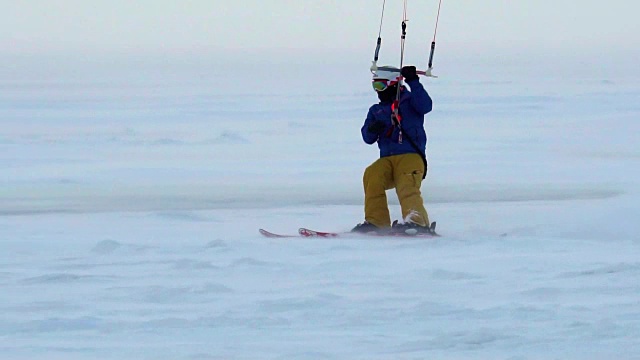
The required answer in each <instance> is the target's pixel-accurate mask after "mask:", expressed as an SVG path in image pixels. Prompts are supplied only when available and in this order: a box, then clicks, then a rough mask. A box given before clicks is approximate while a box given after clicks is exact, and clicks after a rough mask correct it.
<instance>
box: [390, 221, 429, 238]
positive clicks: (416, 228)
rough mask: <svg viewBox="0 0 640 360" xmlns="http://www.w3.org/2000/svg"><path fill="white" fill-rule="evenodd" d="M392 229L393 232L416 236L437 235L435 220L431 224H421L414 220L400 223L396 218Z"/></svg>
mask: <svg viewBox="0 0 640 360" xmlns="http://www.w3.org/2000/svg"><path fill="white" fill-rule="evenodd" d="M391 231H392V232H393V233H402V234H406V235H409V236H416V235H422V234H425V235H432V236H437V234H436V223H435V221H434V222H432V223H431V226H420V225H418V224H415V223H412V222H405V223H402V224H400V223H398V220H395V221H394V222H393V224H392V225H391Z"/></svg>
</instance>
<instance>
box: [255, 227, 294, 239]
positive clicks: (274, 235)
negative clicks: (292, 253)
mask: <svg viewBox="0 0 640 360" xmlns="http://www.w3.org/2000/svg"><path fill="white" fill-rule="evenodd" d="M258 231H260V234H262V236H264V237H268V238H292V237H299V236H300V235H283V234H276V233H272V232H271V231H267V230H265V229H259V230H258Z"/></svg>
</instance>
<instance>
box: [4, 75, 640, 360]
mask: <svg viewBox="0 0 640 360" xmlns="http://www.w3.org/2000/svg"><path fill="white" fill-rule="evenodd" d="M161 75H162V74H160V76H158V77H155V78H145V79H134V80H126V81H125V80H121V79H120V81H119V80H118V79H116V80H113V81H107V80H102V79H98V78H95V79H94V78H91V77H89V78H88V79H85V80H83V81H67V80H64V79H57V80H52V81H41V82H38V81H27V80H16V81H13V82H11V81H7V82H5V83H4V84H2V85H1V87H0V94H1V96H0V118H1V119H2V130H1V131H0V149H1V150H0V165H1V166H2V169H4V171H3V172H2V177H0V246H1V250H2V251H0V354H1V355H2V358H3V359H616V358H617V359H640V341H638V339H639V338H640V260H639V259H640V237H639V236H638V234H639V233H640V225H639V224H638V221H637V219H638V217H639V215H640V206H639V205H638V202H639V200H640V192H639V191H638V184H639V181H638V178H639V177H638V175H639V169H640V167H639V166H638V165H639V164H638V163H639V162H640V148H639V147H638V143H639V142H640V135H639V134H640V125H639V123H638V122H637V119H638V116H639V115H640V105H639V104H640V102H638V100H639V99H640V97H639V96H640V90H639V89H640V87H638V85H639V83H640V80H638V79H635V78H627V79H624V78H608V77H604V78H593V77H576V76H572V77H569V78H554V77H544V78H538V77H536V78H533V77H529V78H526V79H520V78H517V79H510V78H507V79H505V80H500V79H498V80H495V79H473V80H469V79H467V78H464V77H462V76H459V77H456V76H455V73H453V74H443V73H440V75H441V78H440V79H437V80H431V79H430V80H424V82H425V83H426V84H427V85H426V86H427V89H428V90H429V91H430V93H431V94H432V96H433V98H434V101H435V110H434V112H433V113H432V114H430V115H429V116H428V118H427V127H426V128H427V131H428V134H429V153H428V156H429V165H430V166H429V175H428V178H427V181H426V183H425V184H424V185H423V192H424V195H425V199H426V207H427V209H428V210H429V213H430V216H431V218H432V220H435V221H437V222H438V230H439V232H440V233H441V234H442V235H443V236H442V237H441V238H436V239H427V240H425V239H413V238H408V239H398V238H392V239H391V238H366V237H357V236H356V237H349V238H342V239H341V238H337V239H302V238H295V239H267V238H263V237H261V236H260V235H259V234H258V231H257V230H258V228H260V227H264V228H266V229H268V230H270V231H274V232H279V233H296V231H297V228H298V227H300V226H306V227H309V228H313V229H317V230H325V231H346V230H349V229H350V228H351V227H352V226H354V225H355V224H356V223H357V222H359V221H362V217H363V210H362V201H363V194H362V189H361V178H362V171H363V169H364V168H365V167H366V166H367V165H368V164H369V163H370V162H372V161H373V160H375V158H376V156H377V149H376V148H375V147H370V146H367V145H365V144H364V143H363V142H362V141H361V139H360V134H359V128H360V126H361V122H362V120H363V117H364V115H365V114H366V109H367V108H368V106H369V105H370V104H371V103H372V102H373V101H375V96H374V94H372V93H371V92H370V91H369V89H368V87H367V86H368V80H367V74H366V71H364V72H363V76H362V79H355V80H358V81H355V80H354V79H350V80H349V81H350V82H349V81H347V82H349V83H348V84H345V85H344V87H338V88H336V89H334V91H332V92H330V93H327V92H324V91H322V90H323V89H322V88H313V87H309V88H306V87H303V86H298V87H293V86H291V85H292V84H277V85H275V86H274V84H273V82H270V81H267V80H264V79H262V78H260V77H249V76H248V77H247V79H244V80H243V81H238V83H240V85H238V84H234V85H230V87H229V88H226V87H225V88H221V87H219V86H216V83H215V82H214V81H211V79H208V78H206V77H204V78H202V77H195V76H193V77H189V76H184V77H182V78H181V77H180V76H179V75H176V74H173V76H171V77H170V78H168V79H164V78H163V77H162V76H161ZM311 76H312V75H311ZM249 79H253V80H249ZM320 80H321V79H320ZM250 81H253V83H251V82H250ZM249 85H251V86H249ZM263 88H266V89H268V91H262V89H263ZM389 201H390V204H391V211H392V216H393V217H395V218H398V217H399V212H400V211H399V206H398V205H397V201H396V200H395V194H394V193H393V192H392V191H391V192H390V193H389Z"/></svg>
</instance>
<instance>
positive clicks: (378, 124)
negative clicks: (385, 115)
mask: <svg viewBox="0 0 640 360" xmlns="http://www.w3.org/2000/svg"><path fill="white" fill-rule="evenodd" d="M386 128H387V124H385V123H384V122H382V121H374V122H372V123H371V124H369V127H367V131H369V132H370V133H372V134H378V135H379V134H382V132H384V129H386Z"/></svg>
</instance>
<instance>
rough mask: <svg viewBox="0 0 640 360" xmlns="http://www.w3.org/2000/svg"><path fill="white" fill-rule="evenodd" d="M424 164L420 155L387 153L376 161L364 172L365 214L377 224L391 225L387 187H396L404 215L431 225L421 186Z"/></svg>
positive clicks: (416, 222)
mask: <svg viewBox="0 0 640 360" xmlns="http://www.w3.org/2000/svg"><path fill="white" fill-rule="evenodd" d="M423 172H424V164H423V162H422V158H421V157H420V155H418V154H402V155H394V156H387V157H383V158H380V159H378V160H376V161H375V162H374V163H373V164H371V165H369V167H367V169H366V170H365V172H364V176H363V184H364V216H365V220H366V221H367V222H369V223H371V224H373V225H375V226H377V227H381V228H384V227H389V226H391V217H390V216H389V206H388V204H387V195H386V192H385V191H386V190H390V189H393V188H395V189H396V194H397V195H398V200H399V201H400V207H401V209H402V218H403V219H404V220H405V221H411V222H413V223H415V224H418V225H421V226H429V224H430V222H429V215H428V214H427V210H426V209H425V208H424V204H423V200H422V194H421V193H420V185H421V184H422V174H423Z"/></svg>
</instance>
